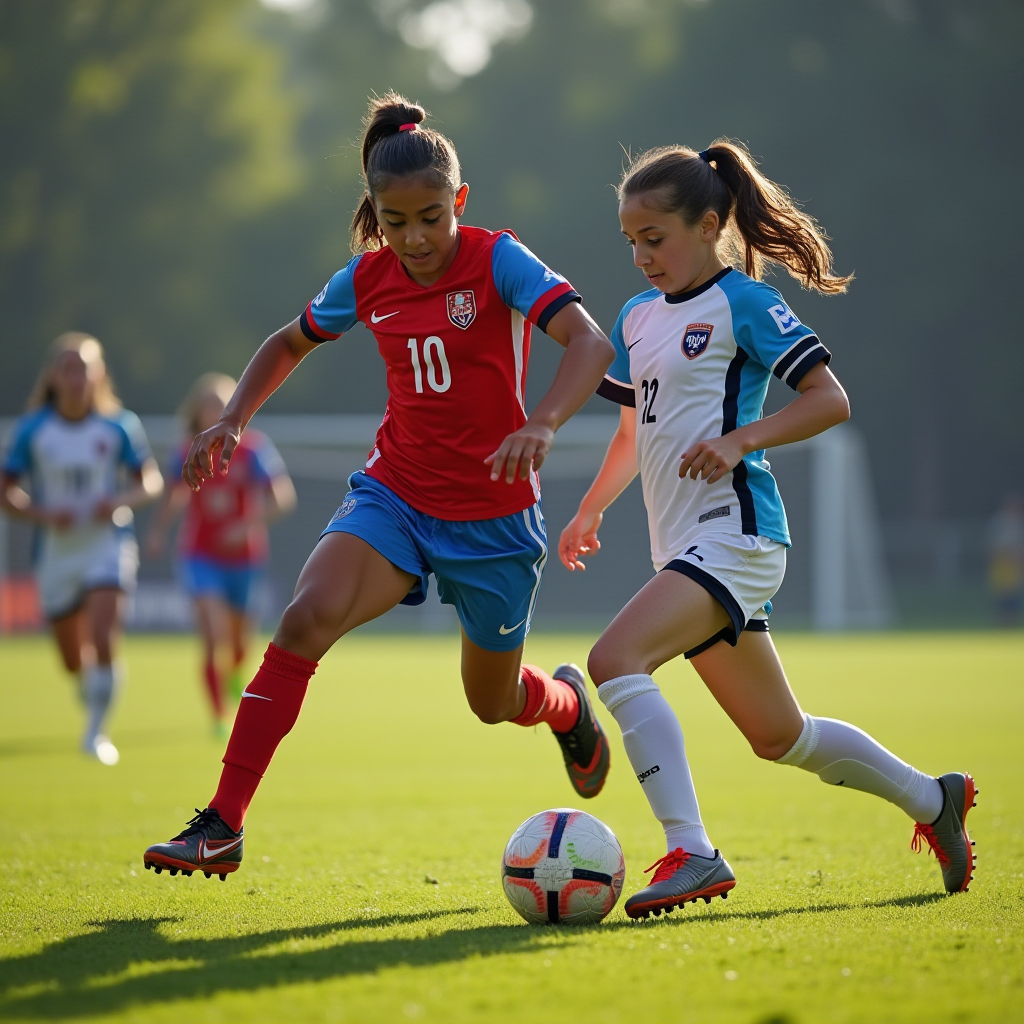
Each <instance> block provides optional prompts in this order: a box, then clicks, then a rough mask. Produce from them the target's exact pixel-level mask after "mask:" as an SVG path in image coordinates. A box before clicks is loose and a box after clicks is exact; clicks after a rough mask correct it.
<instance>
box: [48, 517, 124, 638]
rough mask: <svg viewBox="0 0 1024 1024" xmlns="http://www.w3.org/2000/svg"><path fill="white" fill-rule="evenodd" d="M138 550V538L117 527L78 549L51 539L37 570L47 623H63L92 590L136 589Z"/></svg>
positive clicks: (77, 546) (59, 539) (107, 530)
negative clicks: (59, 621)
mask: <svg viewBox="0 0 1024 1024" xmlns="http://www.w3.org/2000/svg"><path fill="white" fill-rule="evenodd" d="M138 570H139V546H138V544H137V543H136V540H135V536H134V535H133V534H132V533H131V532H129V531H127V530H118V529H115V528H114V527H110V528H109V529H105V530H102V531H101V532H99V534H98V535H96V536H93V537H92V538H89V540H88V542H87V543H82V544H81V545H75V544H72V543H68V542H67V540H65V539H63V538H57V537H54V536H52V535H51V536H49V537H47V538H46V542H45V543H44V545H43V553H42V557H41V558H40V560H39V565H38V567H37V569H36V579H37V580H38V583H39V600H40V603H41V604H42V606H43V614H44V615H45V616H46V617H47V618H48V619H51V620H52V619H60V618H63V617H64V616H65V615H70V614H71V613H72V612H73V611H76V610H77V609H78V608H79V607H81V605H82V602H83V601H84V600H85V595H86V594H87V593H88V592H89V591H90V590H100V589H103V588H106V587H114V588H116V589H117V590H123V591H125V592H130V591H132V590H134V589H135V578H136V575H137V574H138Z"/></svg>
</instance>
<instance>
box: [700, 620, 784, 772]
mask: <svg viewBox="0 0 1024 1024" xmlns="http://www.w3.org/2000/svg"><path fill="white" fill-rule="evenodd" d="M691 664H692V665H693V667H694V668H695V669H696V670H697V673H698V675H700V677H701V679H703V680H704V684H705V685H706V686H707V688H708V689H709V690H710V691H711V694H712V696H713V697H714V698H715V700H717V701H718V703H719V704H720V705H721V706H722V710H723V711H725V713H726V714H727V715H728V716H729V717H730V718H731V719H732V721H733V722H734V723H735V725H736V726H737V728H738V729H739V730H740V732H742V733H743V735H744V736H745V737H746V739H747V741H748V742H749V743H750V745H751V747H752V748H753V750H754V753H756V754H757V755H758V757H763V758H767V759H768V760H771V761H775V760H777V759H778V758H780V757H782V756H783V754H785V753H786V752H787V751H788V750H789V749H790V748H791V747H792V746H793V744H794V743H795V742H796V741H797V738H798V737H799V735H800V730H801V729H802V728H803V724H804V720H803V713H802V712H801V711H800V705H799V704H798V703H797V700H796V697H794V696H793V691H792V690H791V689H790V688H789V682H788V680H787V679H786V673H785V671H784V670H783V668H782V662H781V661H779V656H778V653H777V652H776V650H775V645H774V644H773V643H772V638H771V634H770V633H767V632H765V633H760V632H757V633H755V632H751V631H749V630H744V631H743V632H742V633H740V638H739V641H738V642H737V644H736V646H735V647H732V646H730V645H729V644H728V643H726V642H725V641H722V642H720V643H717V644H715V645H714V646H713V647H709V648H708V649H707V650H706V651H704V652H702V653H701V654H698V655H696V656H695V657H694V658H692V659H691Z"/></svg>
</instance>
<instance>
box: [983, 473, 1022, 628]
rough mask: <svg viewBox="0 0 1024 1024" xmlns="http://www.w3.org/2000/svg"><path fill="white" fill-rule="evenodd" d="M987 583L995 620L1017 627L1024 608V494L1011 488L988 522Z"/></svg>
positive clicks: (1001, 624)
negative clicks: (990, 592)
mask: <svg viewBox="0 0 1024 1024" xmlns="http://www.w3.org/2000/svg"><path fill="white" fill-rule="evenodd" d="M988 582H989V586H990V587H991V588H992V597H993V598H994V600H995V606H996V622H997V623H998V625H1000V626H1003V627H1005V628H1010V627H1013V626H1016V625H1017V624H1018V623H1019V621H1020V612H1021V608H1024V495H1022V494H1021V493H1020V491H1011V493H1009V494H1007V495H1006V497H1005V498H1004V499H1003V503H1002V505H1000V507H999V511H998V512H997V513H996V514H995V515H994V516H993V517H992V522H991V523H990V524H989V563H988Z"/></svg>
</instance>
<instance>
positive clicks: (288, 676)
mask: <svg viewBox="0 0 1024 1024" xmlns="http://www.w3.org/2000/svg"><path fill="white" fill-rule="evenodd" d="M316 666H317V663H316V662H315V661H309V660H308V659H307V658H300V657H299V655H297V654H292V653H291V652H290V651H285V650H282V649H281V648H280V647H278V646H277V645H276V644H271V645H270V646H269V647H268V648H267V653H266V654H264V655H263V664H262V665H261V666H260V670H259V671H258V672H257V673H256V676H255V677H254V678H253V681H252V682H251V683H250V684H249V685H248V686H247V687H246V688H245V690H244V692H243V693H242V699H241V701H240V702H239V705H238V714H237V715H236V716H235V726H234V728H233V729H232V730H231V739H230V740H228V749H227V751H225V753H224V771H223V772H221V776H220V785H219V786H218V787H217V792H216V794H215V795H214V797H213V799H212V800H211V801H210V806H211V807H213V808H214V809H215V810H217V811H219V812H220V816H221V817H222V818H223V819H224V820H225V821H226V822H227V823H228V824H229V825H230V826H231V827H232V828H233V829H234V830H235V831H236V832H237V831H238V830H239V829H240V828H241V827H242V822H243V821H244V820H245V812H246V810H247V809H248V807H249V803H250V801H251V800H252V798H253V794H254V793H255V792H256V787H257V786H258V785H259V784H260V779H262V778H263V773H264V772H265V771H266V770H267V765H269V764H270V759H271V758H272V757H273V756H274V751H275V750H277V745H278V744H279V743H280V742H281V740H283V739H284V737H285V736H287V735H288V733H289V732H291V729H292V726H293V725H295V720H296V719H297V718H298V717H299V709H300V708H301V707H302V699H303V697H305V696H306V686H307V684H308V683H309V680H310V677H311V676H312V675H313V673H314V672H315V671H316Z"/></svg>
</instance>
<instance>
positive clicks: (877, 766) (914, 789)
mask: <svg viewBox="0 0 1024 1024" xmlns="http://www.w3.org/2000/svg"><path fill="white" fill-rule="evenodd" d="M775 763H776V764H791V765H794V766H795V767H797V768H803V769H804V771H808V772H814V774H815V775H817V776H818V778H819V779H821V781H822V782H827V783H828V784H829V785H830V786H846V787H847V788H848V789H859V790H861V791H862V792H864V793H873V794H874V795H875V796H880V797H881V798H882V799H883V800H888V801H889V802H890V803H893V804H895V805H896V806H897V807H899V808H900V810H903V811H906V813H907V814H909V815H910V817H911V818H913V819H914V821H920V822H924V823H926V824H930V823H931V822H933V821H935V819H936V818H937V817H938V816H939V815H940V814H941V813H942V786H941V785H940V784H939V780H938V779H935V778H932V776H930V775H925V774H924V772H919V771H918V770H917V769H916V768H914V767H912V766H911V765H909V764H907V763H906V762H905V761H901V760H900V759H899V758H898V757H897V756H896V755H895V754H892V753H890V752H889V751H888V750H886V749H885V747H883V746H882V745H881V744H880V743H878V742H877V741H876V740H873V739H872V738H871V737H870V736H869V735H868V734H867V733H866V732H864V731H863V730H862V729H858V728H857V727H856V726H855V725H850V724H849V723H848V722H839V721H837V720H836V719H834V718H815V717H814V716H813V715H804V727H803V729H802V730H801V732H800V736H799V737H798V738H797V741H796V743H794V744H793V746H792V747H791V748H790V750H789V752H788V753H786V754H784V755H783V756H782V757H780V758H779V759H778V760H777V761H776V762H775Z"/></svg>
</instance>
